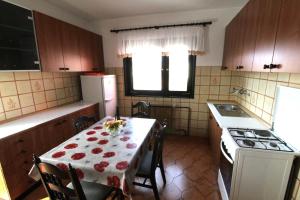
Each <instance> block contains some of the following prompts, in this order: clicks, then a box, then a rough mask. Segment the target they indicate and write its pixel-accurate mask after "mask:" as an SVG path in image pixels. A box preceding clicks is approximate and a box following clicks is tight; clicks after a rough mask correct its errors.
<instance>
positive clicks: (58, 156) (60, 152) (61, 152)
mask: <svg viewBox="0 0 300 200" xmlns="http://www.w3.org/2000/svg"><path fill="white" fill-rule="evenodd" d="M64 155H66V152H65V151H59V152H56V153H54V154H52V158H60V157H62V156H64Z"/></svg>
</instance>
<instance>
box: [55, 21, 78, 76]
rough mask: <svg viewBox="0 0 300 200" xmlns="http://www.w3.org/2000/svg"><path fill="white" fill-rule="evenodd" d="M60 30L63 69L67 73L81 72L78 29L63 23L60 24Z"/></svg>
mask: <svg viewBox="0 0 300 200" xmlns="http://www.w3.org/2000/svg"><path fill="white" fill-rule="evenodd" d="M60 29H61V31H60V32H61V37H62V50H63V58H64V66H65V68H66V70H68V71H81V63H80V47H79V32H80V29H79V28H78V27H76V26H73V25H71V24H68V23H65V22H61V23H60Z"/></svg>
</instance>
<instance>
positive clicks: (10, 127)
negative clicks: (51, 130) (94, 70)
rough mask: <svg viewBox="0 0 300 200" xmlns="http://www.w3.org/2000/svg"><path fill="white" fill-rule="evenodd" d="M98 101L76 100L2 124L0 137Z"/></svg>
mask: <svg viewBox="0 0 300 200" xmlns="http://www.w3.org/2000/svg"><path fill="white" fill-rule="evenodd" d="M94 104H96V103H83V102H76V103H72V104H68V105H65V106H61V107H56V108H52V109H49V110H45V111H41V112H38V113H34V114H31V115H28V116H25V117H22V118H19V119H16V120H13V121H10V122H7V123H4V124H1V125H0V139H2V138H5V137H8V136H10V135H13V134H16V133H19V132H22V131H25V130H27V129H30V128H33V127H35V126H38V125H40V124H43V123H46V122H48V121H51V120H54V119H56V118H59V117H62V116H64V115H68V114H71V113H73V112H76V111H78V110H81V109H84V108H86V107H89V106H92V105H94Z"/></svg>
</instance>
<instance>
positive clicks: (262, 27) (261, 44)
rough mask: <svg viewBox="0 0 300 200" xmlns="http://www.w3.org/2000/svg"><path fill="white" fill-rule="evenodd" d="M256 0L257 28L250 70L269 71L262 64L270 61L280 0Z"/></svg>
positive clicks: (267, 63) (268, 63)
mask: <svg viewBox="0 0 300 200" xmlns="http://www.w3.org/2000/svg"><path fill="white" fill-rule="evenodd" d="M258 2H259V5H258V8H259V9H258V11H257V12H258V29H257V36H256V46H255V55H254V60H253V67H252V70H253V71H269V69H264V65H270V64H271V63H272V59H273V52H274V46H275V39H276V33H277V27H278V20H279V16H280V8H281V3H282V0H259V1H258Z"/></svg>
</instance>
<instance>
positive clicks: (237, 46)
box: [233, 9, 245, 68]
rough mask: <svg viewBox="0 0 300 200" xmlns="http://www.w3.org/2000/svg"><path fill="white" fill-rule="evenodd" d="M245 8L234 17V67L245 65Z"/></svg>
mask: <svg viewBox="0 0 300 200" xmlns="http://www.w3.org/2000/svg"><path fill="white" fill-rule="evenodd" d="M244 11H245V9H242V10H241V11H240V12H239V14H238V15H237V16H236V17H235V18H234V21H233V22H234V25H233V34H234V43H233V67H235V68H237V67H243V66H242V65H241V64H242V53H243V45H244V44H243V42H244V41H243V39H244V19H245V12H244Z"/></svg>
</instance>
